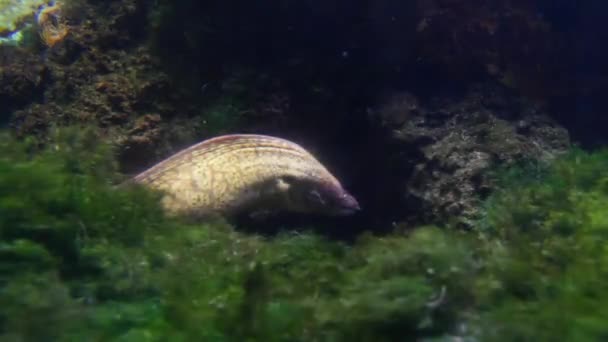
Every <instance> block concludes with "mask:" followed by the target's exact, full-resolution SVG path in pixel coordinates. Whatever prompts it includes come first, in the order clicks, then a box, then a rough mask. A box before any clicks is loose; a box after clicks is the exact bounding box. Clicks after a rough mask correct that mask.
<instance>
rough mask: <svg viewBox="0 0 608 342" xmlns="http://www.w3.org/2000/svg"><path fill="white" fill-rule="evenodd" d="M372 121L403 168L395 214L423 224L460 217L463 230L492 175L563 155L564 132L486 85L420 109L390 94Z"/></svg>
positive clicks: (408, 97)
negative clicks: (400, 211) (410, 214)
mask: <svg viewBox="0 0 608 342" xmlns="http://www.w3.org/2000/svg"><path fill="white" fill-rule="evenodd" d="M372 117H373V118H374V120H376V121H377V122H379V123H380V125H381V126H382V127H384V128H385V131H386V133H387V135H388V136H389V138H388V140H389V141H390V144H392V145H396V146H398V147H396V148H394V150H395V151H396V152H395V153H399V154H397V155H395V156H394V158H396V159H401V160H400V161H399V163H400V164H409V165H411V169H410V170H409V173H403V174H400V175H395V176H394V177H395V179H393V181H394V182H396V183H397V184H399V187H400V189H401V191H402V194H403V195H402V196H403V197H402V199H401V200H402V203H403V206H404V207H405V208H407V207H413V208H417V210H418V211H419V212H418V213H416V214H415V215H416V216H417V218H418V219H422V220H426V221H445V220H446V219H449V218H452V217H461V219H464V220H463V223H465V224H466V221H468V220H469V219H471V218H473V217H474V216H475V214H476V213H477V207H478V204H479V200H480V199H482V198H483V197H484V196H485V195H487V194H489V193H490V192H491V190H492V189H493V185H492V182H491V180H490V178H489V177H488V176H489V173H490V172H491V171H492V170H493V169H494V168H495V167H498V166H501V165H505V164H507V165H508V164H512V163H514V162H516V161H522V160H529V161H532V162H533V161H536V160H546V159H550V158H553V157H554V156H555V155H557V154H559V153H561V152H564V151H565V150H566V149H567V148H568V147H569V136H568V132H567V131H566V130H565V129H564V128H563V127H561V126H560V125H559V124H558V123H556V122H555V121H554V120H552V119H551V118H550V117H549V116H548V115H547V113H545V111H544V110H543V109H542V107H539V106H538V105H535V104H534V103H531V102H528V101H526V100H524V99H522V98H517V97H516V96H514V95H509V94H508V93H507V91H506V90H504V89H501V88H498V87H494V86H489V85H481V86H477V87H473V88H471V89H470V90H469V91H468V92H467V93H466V94H465V95H464V96H462V97H460V96H453V97H452V96H437V97H435V98H433V99H431V100H429V101H427V102H426V103H425V102H422V101H419V100H417V98H416V97H415V96H414V95H412V94H408V93H405V94H402V93H396V94H394V95H392V96H389V97H388V99H387V100H386V101H385V102H384V103H381V104H380V105H379V106H378V107H377V108H375V109H374V110H373V111H372ZM397 165H398V164H397ZM404 212H405V213H407V211H406V210H405V209H404Z"/></svg>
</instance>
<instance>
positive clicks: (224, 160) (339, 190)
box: [132, 134, 360, 217]
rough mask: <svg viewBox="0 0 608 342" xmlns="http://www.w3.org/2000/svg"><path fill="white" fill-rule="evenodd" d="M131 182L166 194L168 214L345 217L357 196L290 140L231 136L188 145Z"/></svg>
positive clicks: (356, 208) (354, 209) (356, 204)
mask: <svg viewBox="0 0 608 342" xmlns="http://www.w3.org/2000/svg"><path fill="white" fill-rule="evenodd" d="M132 181H134V182H135V183H139V184H144V185H147V186H150V187H151V188H154V189H157V190H161V191H163V192H164V194H165V195H164V197H163V199H162V204H163V206H164V208H165V209H166V210H167V211H168V212H169V213H172V214H182V215H184V214H185V215H188V216H194V217H204V216H208V215H210V214H220V215H223V216H231V215H234V214H239V213H242V212H248V213H250V214H255V213H259V212H276V211H291V212H300V213H314V214H322V215H330V216H337V215H349V214H353V213H354V212H356V211H358V210H360V208H359V204H358V202H357V200H356V199H355V198H354V197H353V196H352V195H351V194H350V193H348V192H347V191H346V190H345V189H344V188H343V187H342V185H341V184H340V182H339V181H338V180H337V179H336V178H335V177H334V176H333V175H332V174H331V173H330V172H329V171H328V170H327V169H326V168H325V167H324V166H323V165H322V164H321V163H320V162H319V161H318V160H317V159H315V157H313V156H312V155H311V154H310V153H309V152H308V151H306V150H305V149H304V148H302V147H301V146H300V145H298V144H296V143H293V142H291V141H288V140H285V139H282V138H277V137H272V136H267V135H258V134H231V135H224V136H219V137H215V138H211V139H208V140H205V141H203V142H200V143H198V144H196V145H193V146H191V147H189V148H186V149H184V150H182V151H180V152H178V153H176V154H174V155H173V156H171V157H169V158H167V159H165V160H163V161H161V162H160V163H158V164H156V165H154V166H153V167H151V168H150V169H148V170H146V171H144V172H142V173H141V174H139V175H137V176H135V177H134V178H133V179H132Z"/></svg>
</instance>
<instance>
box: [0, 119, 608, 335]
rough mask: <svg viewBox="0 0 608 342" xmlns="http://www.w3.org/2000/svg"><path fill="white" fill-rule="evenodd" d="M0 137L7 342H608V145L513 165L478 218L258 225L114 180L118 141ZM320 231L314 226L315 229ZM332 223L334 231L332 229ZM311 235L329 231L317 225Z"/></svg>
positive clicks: (0, 253)
mask: <svg viewBox="0 0 608 342" xmlns="http://www.w3.org/2000/svg"><path fill="white" fill-rule="evenodd" d="M52 137H53V138H52V140H50V141H48V142H47V143H46V147H44V148H40V147H39V146H38V145H37V144H34V143H33V141H24V142H17V141H15V139H13V138H11V137H9V136H8V135H7V134H3V135H1V136H0V175H1V176H0V339H9V340H48V339H53V340H59V341H63V340H82V339H89V340H90V339H94V340H137V341H140V340H146V341H165V340H172V341H173V340H177V341H190V340H214V341H235V340H239V341H241V340H250V341H310V340H331V341H352V340H355V341H369V340H374V341H394V340H403V339H408V340H409V339H416V340H426V341H430V340H445V339H449V338H452V337H458V338H465V339H478V340H483V341H502V340H505V341H507V340H509V341H510V340H543V341H544V340H547V341H548V340H576V341H580V340H598V339H602V338H603V336H606V334H607V333H608V332H607V331H606V327H605V324H604V322H605V321H606V319H607V318H608V317H607V315H608V312H607V311H606V309H605V307H606V305H603V304H604V303H606V302H607V298H606V295H605V293H606V291H605V289H606V286H607V285H608V272H606V270H608V264H607V263H608V259H607V258H606V257H605V255H606V253H605V251H606V246H607V245H608V241H607V239H608V234H607V232H608V216H607V214H606V213H605V204H606V203H608V186H607V185H608V176H607V175H606V173H605V170H606V166H608V152H607V151H598V152H593V153H589V152H582V151H578V150H575V151H572V152H571V153H569V154H568V155H566V156H563V157H560V158H558V159H556V160H555V161H552V162H550V163H548V164H546V165H542V166H539V165H536V166H535V168H534V171H533V172H532V171H528V170H527V169H525V168H523V169H522V168H517V169H511V170H509V171H508V172H507V173H506V174H504V175H505V176H503V177H502V181H501V184H502V187H501V188H500V189H501V190H499V191H497V192H496V193H494V194H493V195H491V196H490V197H489V199H488V200H487V201H486V204H485V207H484V208H483V209H484V213H485V217H484V218H483V220H480V221H479V222H478V224H477V225H476V227H475V229H474V230H472V231H459V230H448V229H445V228H443V229H442V228H439V227H431V226H425V227H418V228H415V229H413V230H411V231H410V232H409V233H407V234H405V235H403V234H389V235H385V236H377V235H373V234H370V233H366V234H363V235H362V236H360V237H359V238H358V239H357V241H355V242H354V243H346V242H340V241H334V240H330V239H328V238H326V237H323V236H321V235H319V234H318V233H312V232H308V231H307V230H306V229H305V228H306V227H302V228H303V229H302V231H300V232H288V231H284V232H282V233H279V234H278V235H275V236H261V235H256V234H252V233H245V232H241V231H238V230H235V229H234V227H232V226H231V225H229V224H228V223H227V222H225V221H223V220H219V219H214V220H209V221H205V222H201V223H198V224H194V223H188V222H186V221H182V220H180V219H179V218H177V217H167V216H165V215H164V214H163V211H162V210H161V205H160V194H158V193H156V192H154V191H151V190H149V189H146V188H143V187H138V186H133V187H127V188H116V187H114V186H113V184H116V183H117V182H119V181H120V180H121V178H122V177H121V176H120V175H119V174H118V173H117V172H116V165H115V162H114V153H113V150H112V148H110V146H108V145H106V144H103V143H99V141H100V140H99V138H98V136H97V134H96V133H95V132H94V131H90V130H81V129H76V130H61V131H58V133H57V134H55V135H52ZM316 228H319V227H316ZM326 228H327V229H331V227H326ZM315 231H319V230H318V229H316V230H315Z"/></svg>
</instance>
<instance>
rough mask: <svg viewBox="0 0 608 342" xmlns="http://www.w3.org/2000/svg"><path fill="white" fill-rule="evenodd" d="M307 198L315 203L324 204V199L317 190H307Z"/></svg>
mask: <svg viewBox="0 0 608 342" xmlns="http://www.w3.org/2000/svg"><path fill="white" fill-rule="evenodd" d="M308 199H309V200H311V201H313V202H315V203H319V204H322V205H324V204H325V200H324V199H323V197H322V196H321V194H320V193H319V192H318V191H317V190H310V191H309V192H308Z"/></svg>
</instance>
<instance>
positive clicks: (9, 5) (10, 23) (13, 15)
mask: <svg viewBox="0 0 608 342" xmlns="http://www.w3.org/2000/svg"><path fill="white" fill-rule="evenodd" d="M50 2H51V1H49V0H1V1H0V38H3V39H2V40H0V43H1V42H3V41H17V40H19V39H20V38H21V35H20V34H19V30H20V29H23V28H24V27H25V26H27V25H28V23H30V22H31V21H33V18H34V15H35V14H36V12H37V11H38V10H39V9H40V8H41V7H43V6H45V5H47V4H49V3H50ZM7 37H8V38H7Z"/></svg>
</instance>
